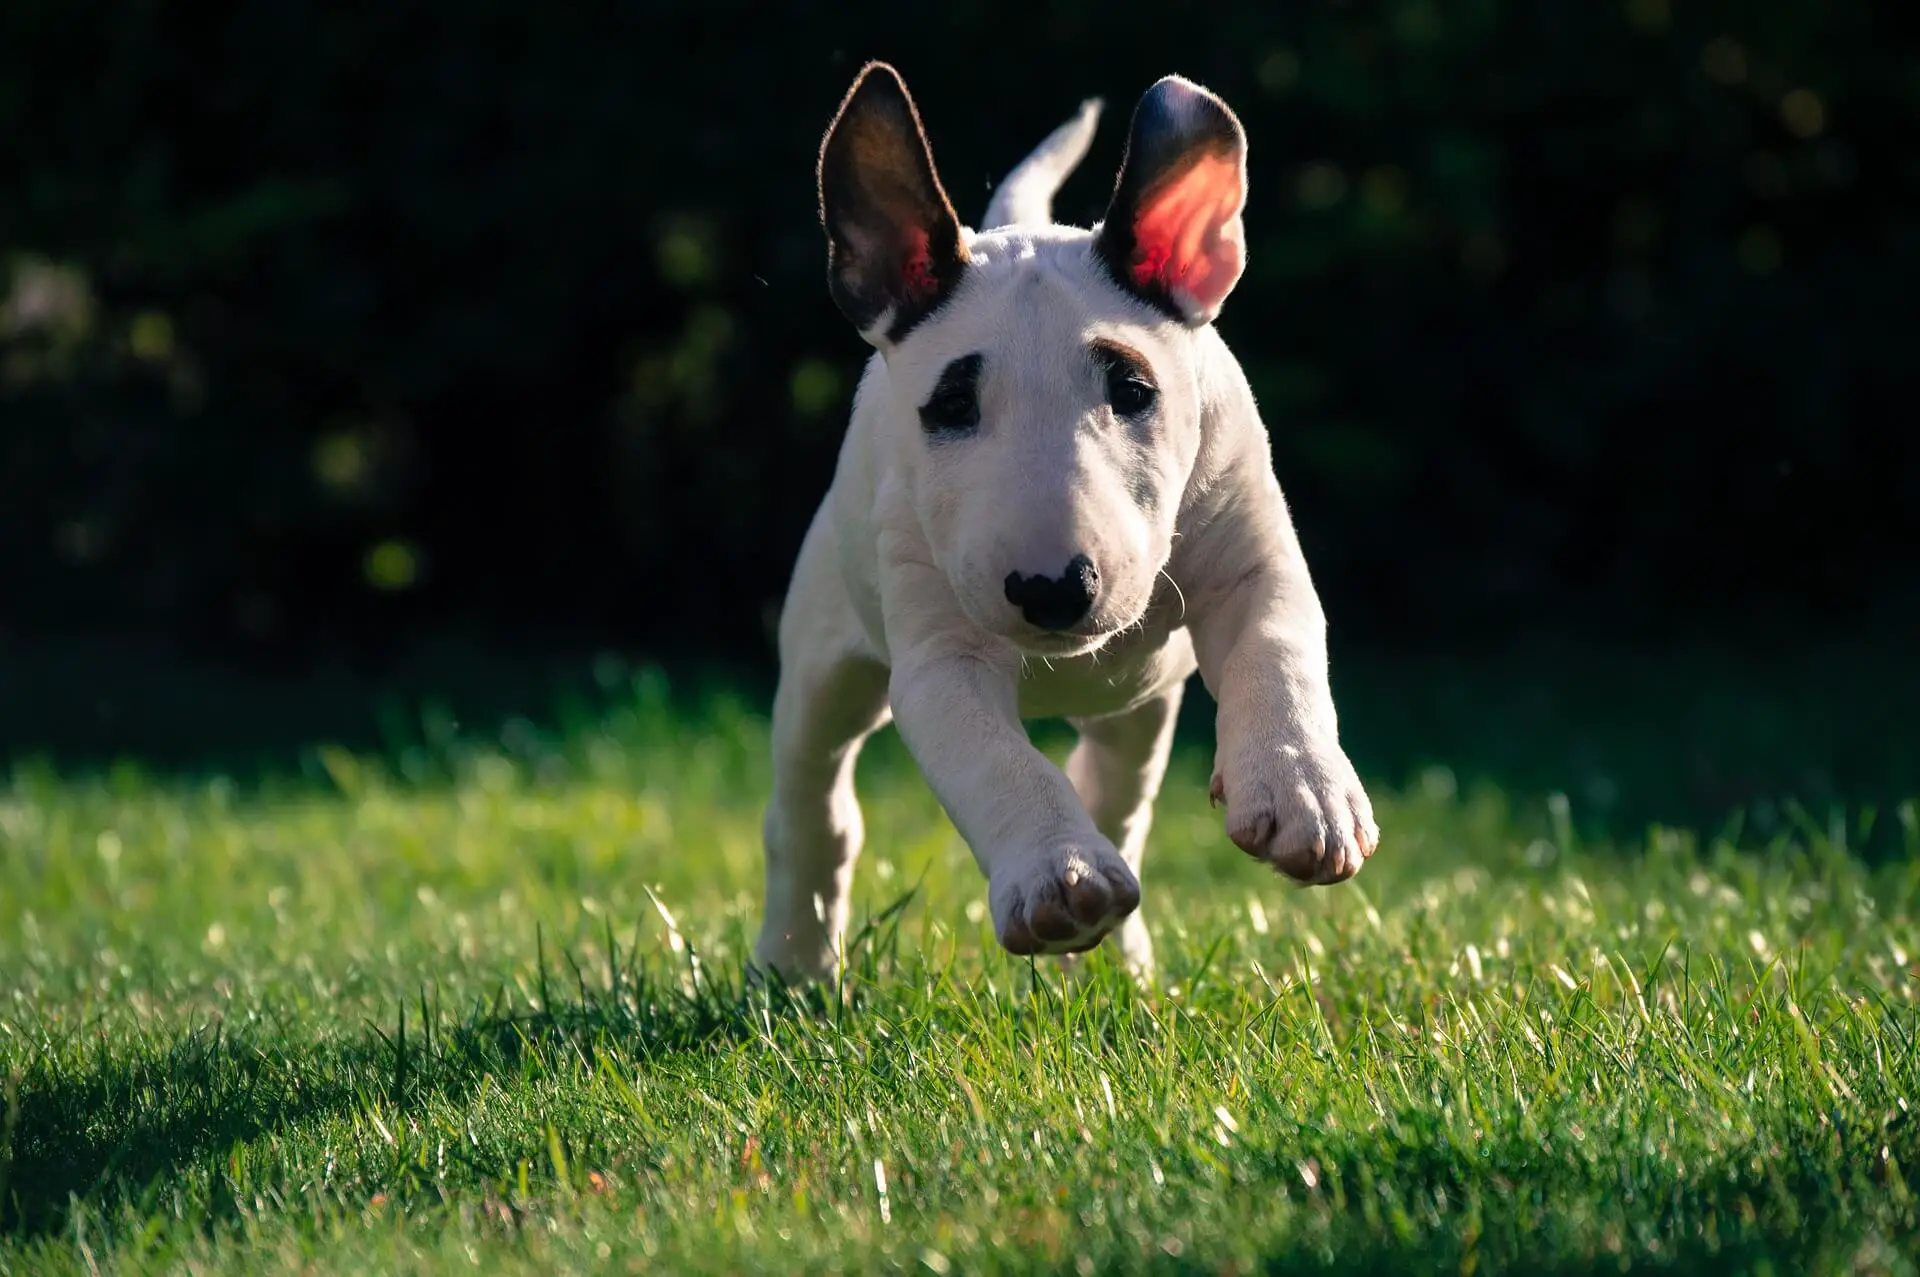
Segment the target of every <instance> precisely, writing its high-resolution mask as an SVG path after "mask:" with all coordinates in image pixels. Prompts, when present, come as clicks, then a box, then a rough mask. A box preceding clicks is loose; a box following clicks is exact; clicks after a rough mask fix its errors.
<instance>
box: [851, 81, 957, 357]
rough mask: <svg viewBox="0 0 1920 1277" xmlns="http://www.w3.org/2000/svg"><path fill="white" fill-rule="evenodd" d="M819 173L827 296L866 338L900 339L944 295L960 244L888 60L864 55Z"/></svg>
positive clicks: (913, 114)
mask: <svg viewBox="0 0 1920 1277" xmlns="http://www.w3.org/2000/svg"><path fill="white" fill-rule="evenodd" d="M818 176H819V190H820V222H821V225H822V226H823V227H825V229H826V232H827V286H828V289H829V291H830V292H831V293H832V295H833V301H834V304H835V305H836V306H838V307H839V308H840V312H841V313H842V314H844V315H845V316H846V317H847V318H848V319H849V320H851V321H852V323H853V325H854V327H855V328H858V329H859V330H860V332H861V334H862V335H863V336H865V337H867V338H868V340H870V341H872V340H875V339H876V337H880V338H884V340H886V341H889V342H897V341H899V340H900V339H901V338H902V337H904V336H905V335H906V334H907V333H908V331H910V330H911V329H912V328H913V326H914V325H915V324H917V323H919V322H920V321H921V320H922V319H924V318H926V317H927V316H928V315H929V314H931V313H932V312H933V311H934V310H935V309H937V308H938V307H939V306H940V304H941V303H942V302H944V301H945V300H946V299H947V297H948V296H949V295H951V293H952V292H953V289H954V286H955V285H956V284H958V283H959V281H960V275H961V272H962V270H963V268H964V267H965V266H966V261H967V247H966V244H965V243H964V242H962V240H961V237H960V219H959V217H958V216H956V215H955V213H954V211H953V204H952V202H951V201H949V200H948V198H947V192H946V189H945V188H944V187H942V186H941V184H940V175H939V173H938V172H937V171H936V170H935V168H934V166H933V151H932V148H931V147H930V146H929V145H928V143H927V135H926V130H925V129H924V128H923V127H922V126H921V123H920V112H919V110H918V109H917V108H916V107H915V106H914V103H913V98H912V96H911V95H910V94H909V93H908V92H907V86H906V84H905V82H904V81H902V80H901V78H900V74H899V72H897V71H895V70H894V69H893V68H892V67H891V66H888V65H887V64H886V63H884V62H869V63H867V65H866V66H864V67H862V68H861V70H860V74H859V75H858V76H856V77H855V78H854V82H853V87H852V88H850V89H848V90H847V95H846V97H845V98H844V99H842V100H841V103H840V109H839V110H838V111H837V112H836V113H835V114H834V117H833V123H832V124H830V125H829V126H828V127H827V134H826V138H825V139H824V140H823V141H822V143H821V146H820V167H819V175H818ZM883 321H884V323H885V332H884V333H876V332H875V327H876V325H879V324H881V323H882V322H883Z"/></svg>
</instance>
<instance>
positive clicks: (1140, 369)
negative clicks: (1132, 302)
mask: <svg viewBox="0 0 1920 1277" xmlns="http://www.w3.org/2000/svg"><path fill="white" fill-rule="evenodd" d="M1092 354H1093V362H1094V365H1095V366H1096V367H1098V368H1099V369H1100V373H1101V375H1102V376H1103V377H1104V378H1105V379H1106V391H1107V402H1108V403H1109V404H1111V405H1112V406H1113V411H1114V413H1115V415H1117V416H1120V417H1124V418H1126V419H1127V420H1129V421H1137V420H1139V419H1140V418H1142V417H1144V416H1146V415H1147V414H1148V413H1150V412H1152V411H1153V407H1154V405H1155V404H1157V403H1159V402H1160V387H1159V386H1157V385H1156V384H1154V380H1153V369H1152V368H1151V367H1149V366H1148V364H1147V360H1146V357H1145V356H1144V355H1142V354H1141V353H1140V352H1139V351H1137V350H1133V349H1131V348H1129V347H1126V346H1122V345H1121V344H1120V343H1119V342H1111V341H1096V342H1094V343H1093V346H1092Z"/></svg>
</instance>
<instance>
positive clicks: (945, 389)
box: [920, 355, 980, 438]
mask: <svg viewBox="0 0 1920 1277" xmlns="http://www.w3.org/2000/svg"><path fill="white" fill-rule="evenodd" d="M979 383H980V356H978V355H967V356H965V357H964V358H960V359H956V360H954V361H953V362H952V363H950V364H948V365H947V366H946V368H944V369H943V370H942V371H941V373H940V380H939V381H938V382H937V383H936V384H935V385H934V387H933V395H932V397H931V398H929V399H928V400H927V402H925V403H924V404H921V405H920V428H921V429H923V430H925V431H926V432H927V433H928V434H930V435H932V436H934V437H935V438H951V437H952V436H954V435H962V434H966V433H968V432H970V431H971V430H973V429H974V427H976V426H978V425H979V424H980V384H979Z"/></svg>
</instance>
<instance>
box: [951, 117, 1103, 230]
mask: <svg viewBox="0 0 1920 1277" xmlns="http://www.w3.org/2000/svg"><path fill="white" fill-rule="evenodd" d="M1100 106H1101V101H1100V99H1099V98H1088V99H1087V100H1086V101H1085V102H1082V103H1081V104H1080V110H1079V112H1078V113H1077V114H1075V115H1074V117H1073V118H1072V119H1071V120H1068V121H1067V122H1066V123H1065V124H1062V125H1061V126H1060V127H1059V128H1057V129H1055V130H1054V131H1053V132H1051V133H1049V134H1047V138H1046V140H1045V141H1044V142H1042V143H1040V145H1039V146H1037V147H1035V148H1034V149H1033V154H1031V155H1029V156H1027V158H1026V159H1024V160H1021V161H1020V163H1019V164H1018V165H1017V166H1016V167H1015V168H1014V170H1013V172H1011V173H1009V174H1007V180H1006V181H1004V182H1002V183H1000V188H999V189H998V190H996V191H995V192H994V193H993V200H992V202H991V203H989V204H988V205H987V216H986V219H985V220H984V222H983V223H982V224H981V227H980V229H981V230H985V231H990V230H992V229H994V228H995V227H997V226H1045V225H1047V224H1048V223H1050V222H1052V221H1053V193H1054V192H1055V191H1057V190H1059V189H1060V183H1062V182H1064V181H1066V180H1067V174H1069V173H1071V172H1073V170H1074V167H1075V166H1076V165H1077V164H1079V163H1080V161H1081V160H1083V159H1085V158H1086V156H1087V148H1088V147H1089V146H1092V145H1093V131H1094V129H1096V128H1097V127H1099V124H1100Z"/></svg>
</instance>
